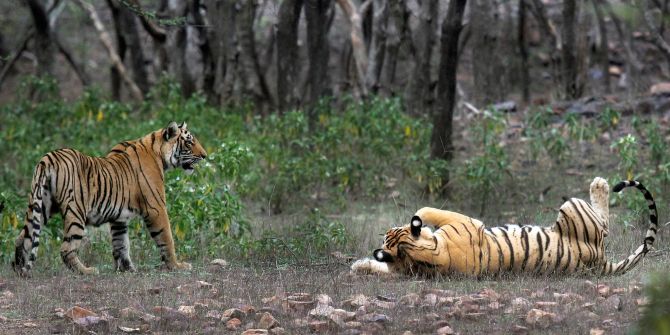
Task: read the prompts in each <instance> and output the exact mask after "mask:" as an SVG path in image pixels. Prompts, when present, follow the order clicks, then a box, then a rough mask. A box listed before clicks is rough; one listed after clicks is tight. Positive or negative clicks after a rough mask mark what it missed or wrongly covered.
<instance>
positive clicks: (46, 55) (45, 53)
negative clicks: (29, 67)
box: [27, 0, 54, 76]
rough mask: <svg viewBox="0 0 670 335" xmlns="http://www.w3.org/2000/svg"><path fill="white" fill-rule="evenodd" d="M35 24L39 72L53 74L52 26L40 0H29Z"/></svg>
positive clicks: (35, 49) (35, 47) (42, 74)
mask: <svg viewBox="0 0 670 335" xmlns="http://www.w3.org/2000/svg"><path fill="white" fill-rule="evenodd" d="M27 2H28V7H29V8H30V13H31V14H32V17H33V23H34V26H35V46H34V51H35V56H36V58H37V66H38V68H37V73H38V74H39V75H40V76H44V75H47V76H52V75H53V58H54V45H53V43H52V41H51V27H50V25H49V17H48V15H47V12H46V10H45V9H44V7H43V6H42V4H41V3H40V1H39V0H27Z"/></svg>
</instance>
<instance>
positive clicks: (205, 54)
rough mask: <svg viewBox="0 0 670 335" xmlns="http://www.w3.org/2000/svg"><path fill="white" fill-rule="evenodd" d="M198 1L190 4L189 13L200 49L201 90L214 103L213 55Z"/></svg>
mask: <svg viewBox="0 0 670 335" xmlns="http://www.w3.org/2000/svg"><path fill="white" fill-rule="evenodd" d="M200 4H201V1H200V0H194V1H193V2H192V3H191V13H192V14H193V21H194V23H195V29H196V31H197V32H198V37H199V40H200V42H199V43H198V47H199V49H200V54H201V55H202V75H203V79H202V90H203V92H204V93H205V96H206V97H207V100H208V101H209V102H214V101H216V94H215V93H214V80H215V72H214V67H215V63H214V62H215V61H214V55H213V53H212V48H211V46H210V45H211V42H210V35H209V34H207V26H206V22H205V19H204V18H203V17H202V14H200Z"/></svg>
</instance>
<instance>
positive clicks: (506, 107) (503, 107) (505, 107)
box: [493, 101, 516, 113]
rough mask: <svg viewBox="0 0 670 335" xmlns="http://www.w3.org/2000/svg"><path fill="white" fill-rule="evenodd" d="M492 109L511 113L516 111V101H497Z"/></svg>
mask: <svg viewBox="0 0 670 335" xmlns="http://www.w3.org/2000/svg"><path fill="white" fill-rule="evenodd" d="M493 109H494V110H497V111H499V112H503V113H513V112H516V102H514V101H504V102H499V103H497V104H495V105H493Z"/></svg>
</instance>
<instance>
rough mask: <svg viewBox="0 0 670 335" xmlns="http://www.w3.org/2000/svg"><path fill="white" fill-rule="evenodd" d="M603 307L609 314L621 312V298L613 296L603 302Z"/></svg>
mask: <svg viewBox="0 0 670 335" xmlns="http://www.w3.org/2000/svg"><path fill="white" fill-rule="evenodd" d="M603 306H604V307H605V309H607V310H608V311H610V312H618V311H620V310H621V307H622V304H621V298H620V297H619V295H617V294H613V295H611V296H610V297H609V298H607V299H606V300H605V302H604V303H603Z"/></svg>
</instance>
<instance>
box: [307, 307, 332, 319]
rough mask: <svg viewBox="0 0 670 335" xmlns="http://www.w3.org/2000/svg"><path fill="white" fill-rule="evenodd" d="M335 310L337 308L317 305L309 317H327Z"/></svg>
mask: <svg viewBox="0 0 670 335" xmlns="http://www.w3.org/2000/svg"><path fill="white" fill-rule="evenodd" d="M334 310H335V307H333V306H329V305H324V304H318V305H316V307H314V309H312V310H311V311H309V316H311V317H327V316H329V315H330V313H332V312H333V311H334Z"/></svg>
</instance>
